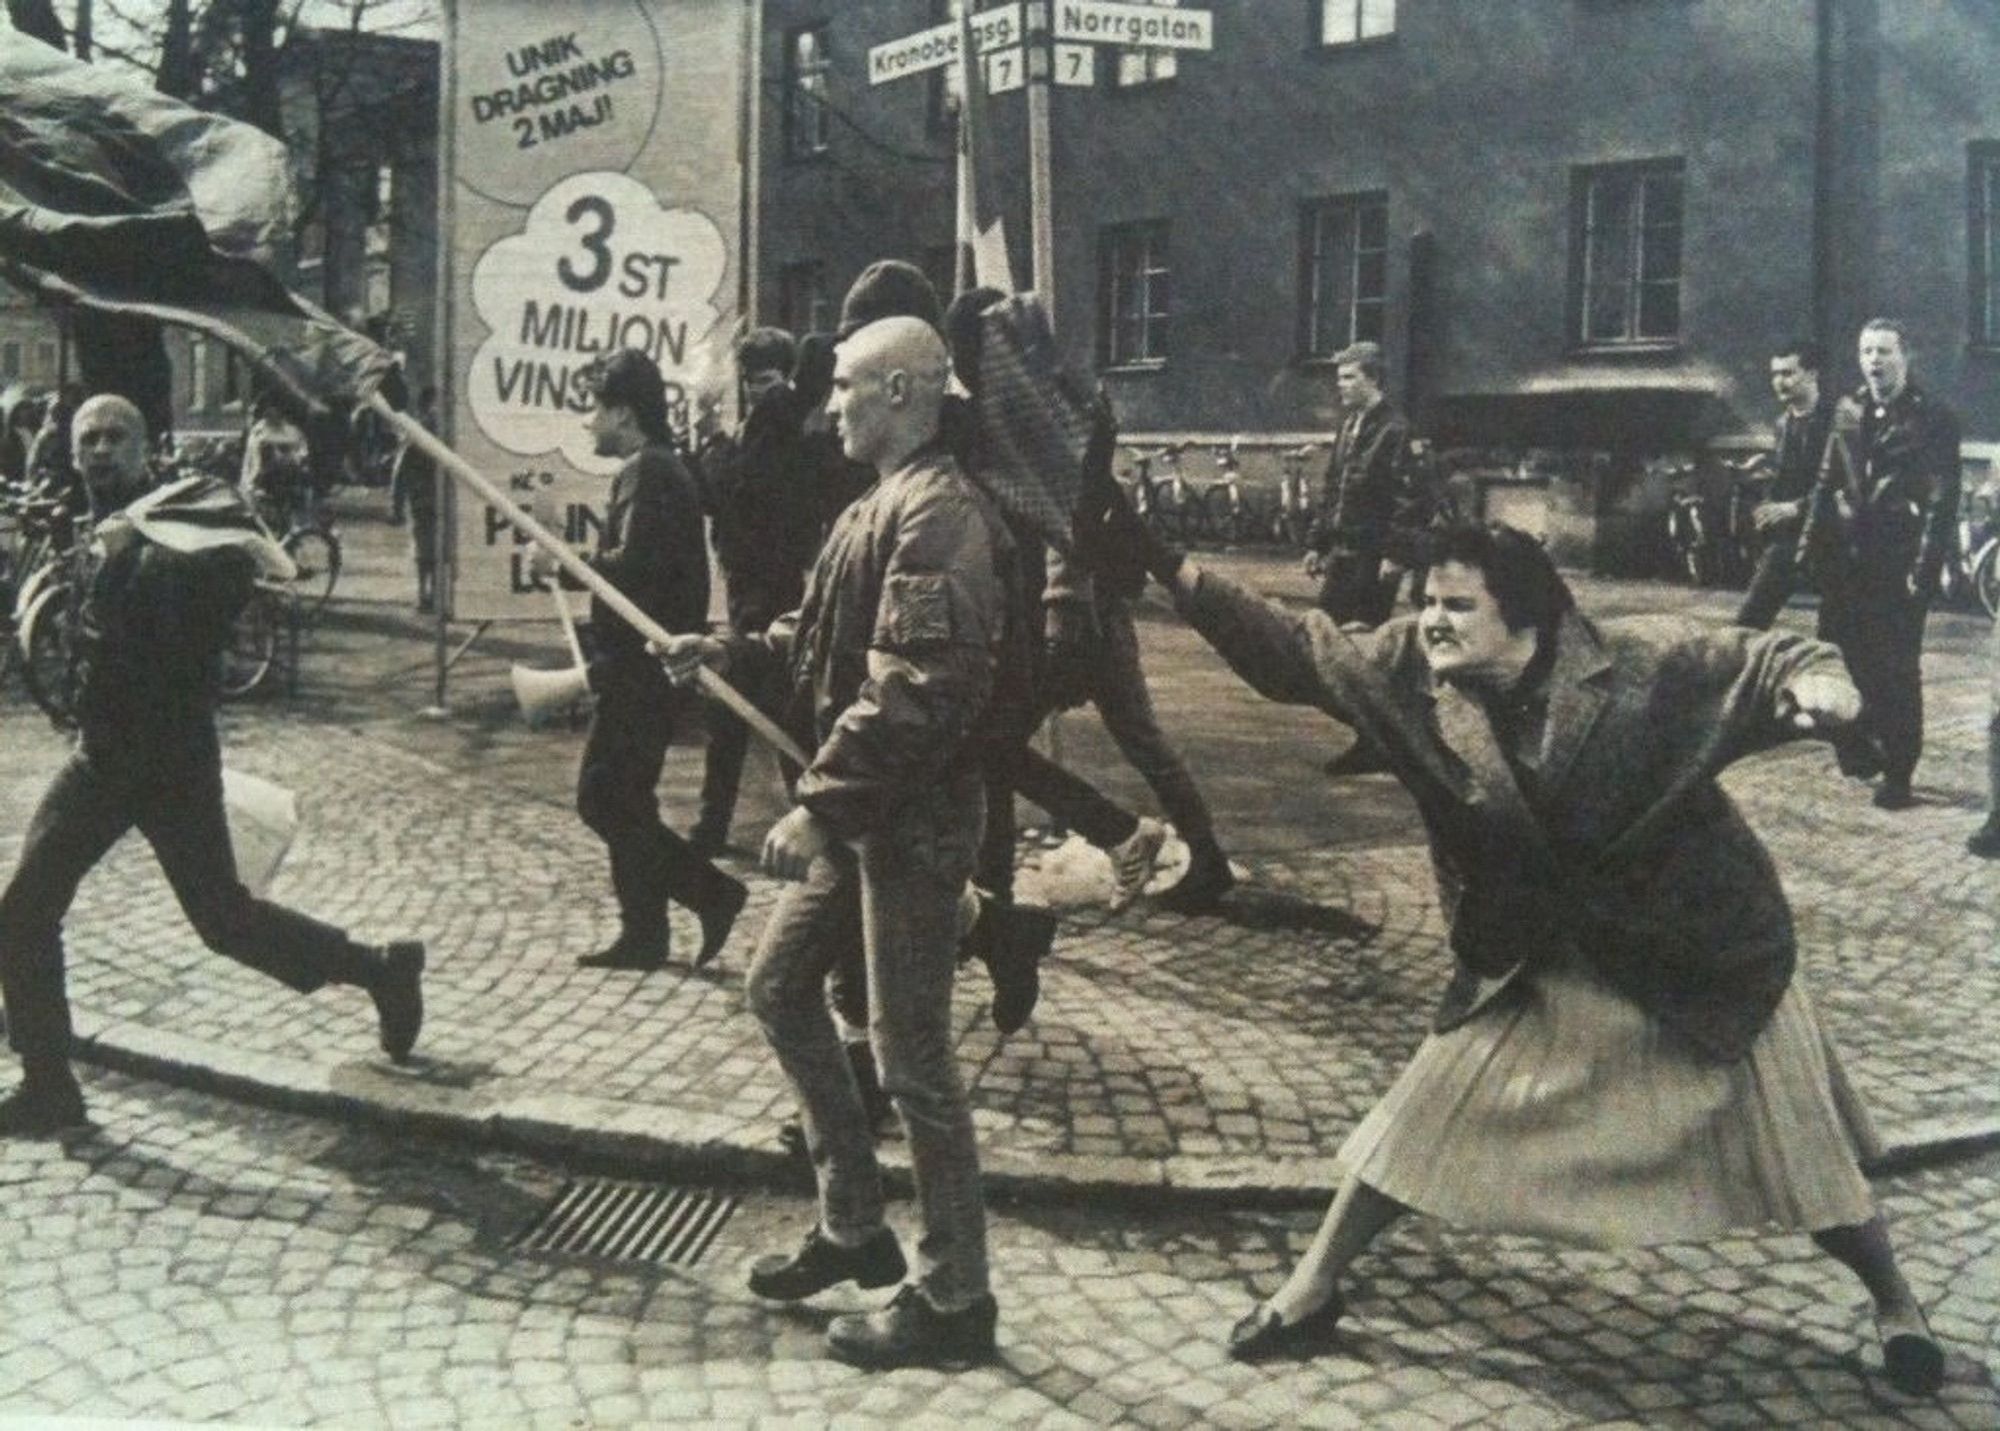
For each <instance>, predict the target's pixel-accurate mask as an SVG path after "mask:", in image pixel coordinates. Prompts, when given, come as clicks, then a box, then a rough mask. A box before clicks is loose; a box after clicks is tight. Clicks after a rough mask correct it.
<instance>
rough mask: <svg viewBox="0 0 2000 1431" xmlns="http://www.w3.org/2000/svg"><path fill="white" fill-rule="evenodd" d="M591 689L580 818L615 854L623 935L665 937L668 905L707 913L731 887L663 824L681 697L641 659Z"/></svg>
mask: <svg viewBox="0 0 2000 1431" xmlns="http://www.w3.org/2000/svg"><path fill="white" fill-rule="evenodd" d="M593 686H594V688H595V690H596V693H597V713H596V715H595V716H593V717H592V719H591V722H590V734H589V736H588V737H587V738H586V739H585V741H584V746H583V764H582V768H581V769H580V770H579V771H578V773H577V780H576V812H577V814H578V815H580V816H581V817H582V818H583V823H584V824H586V825H588V826H589V827H590V828H591V829H592V830H593V831H594V832H595V833H596V834H597V836H598V838H599V839H601V840H603V841H604V844H605V847H606V848H607V849H608V850H609V851H610V853H611V888H612V891H613V892H614V893H615V894H616V895H617V897H618V917H619V920H620V922H621V924H622V925H623V929H624V932H625V933H626V934H629V935H633V936H638V937H651V936H655V935H659V934H663V933H664V932H665V930H666V927H667V901H668V900H669V899H671V900H674V901H676V902H677V903H680V904H683V905H686V906H687V907H688V908H690V909H693V910H703V909H707V908H710V907H711V906H712V905H713V904H715V903H716V902H718V901H719V900H720V899H721V898H722V897H723V896H724V895H725V894H726V893H727V892H728V888H729V885H730V880H729V878H728V876H726V875H724V874H723V873H722V871H720V870H718V869H717V868H716V867H715V866H714V865H712V864H710V863H709V862H708V861H707V860H705V859H702V858H701V857H700V856H699V855H697V854H695V852H694V851H693V850H692V849H691V848H689V846H688V842H687V841H686V840H684V839H682V838H681V837H680V836H679V835H677V834H675V833H674V832H673V831H672V830H670V829H668V828H667V827H666V826H665V825H664V824H662V823H661V822H660V800H659V795H658V793H657V790H658V787H659V783H660V768H661V766H662V765H663V764H664V763H665V761H666V754H667V744H668V742H669V741H670V740H672V739H673V734H674V718H675V715H676V714H677V712H678V710H679V708H680V706H681V704H682V700H683V697H682V695H681V693H680V692H678V691H676V690H675V689H674V687H673V685H672V683H671V682H669V681H668V680H667V677H666V673H665V672H664V671H662V670H661V669H660V668H659V666H658V665H657V664H656V663H654V662H653V661H651V660H647V659H644V658H641V659H638V660H632V661H611V662H602V663H600V664H599V665H598V667H597V668H596V670H595V671H594V672H593Z"/></svg>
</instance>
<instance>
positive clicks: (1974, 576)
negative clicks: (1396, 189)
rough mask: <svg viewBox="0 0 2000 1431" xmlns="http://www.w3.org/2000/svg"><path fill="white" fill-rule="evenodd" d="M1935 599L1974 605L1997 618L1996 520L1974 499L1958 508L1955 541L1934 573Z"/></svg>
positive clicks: (1999, 554) (1999, 551) (1999, 548)
mask: <svg viewBox="0 0 2000 1431" xmlns="http://www.w3.org/2000/svg"><path fill="white" fill-rule="evenodd" d="M1938 599H1939V600H1941V601H1943V602H1945V603H1946V604H1947V605H1951V606H1971V605H1973V604H1974V603H1977V605H1978V606H1979V608H1980V609H1981V610H1983V611H1984V612H1985V613H1986V614H1987V615H1988V616H2000V518H1996V516H1995V514H1994V512H1993V510H1992V509H1991V507H1990V506H1989V505H1988V504H1986V503H1982V502H1980V501H1978V500H1977V499H1976V498H1975V497H1972V496H1968V497H1967V498H1966V499H1965V500H1964V501H1962V502H1961V503H1960V504H1959V510H1958V532H1957V541H1956V542H1955V544H1954V546H1953V549H1952V552H1951V554H1950V555H1949V556H1948V557H1946V558H1945V563H1944V565H1943V566H1942V567H1940V568H1939V569H1938Z"/></svg>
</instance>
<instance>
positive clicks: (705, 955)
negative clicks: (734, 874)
mask: <svg viewBox="0 0 2000 1431" xmlns="http://www.w3.org/2000/svg"><path fill="white" fill-rule="evenodd" d="M749 897H750V891H749V890H748V889H746V888H744V885H743V882H742V881H741V880H734V879H732V880H730V881H729V883H728V885H727V887H725V888H724V889H723V891H722V894H721V895H720V897H718V898H717V899H716V900H715V902H714V903H713V904H711V905H709V906H708V908H706V909H704V910H702V911H701V948H700V949H698V950H697V951H695V956H694V967H695V968H697V969H706V968H707V967H708V966H709V965H710V964H712V963H714V962H715V956H716V955H718V954H720V953H721V952H722V946H723V945H724V944H727V943H728V942H729V931H730V930H731V929H733V928H735V927H736V916H737V915H739V914H741V913H742V912H743V902H744V901H745V900H747V899H748V898H749Z"/></svg>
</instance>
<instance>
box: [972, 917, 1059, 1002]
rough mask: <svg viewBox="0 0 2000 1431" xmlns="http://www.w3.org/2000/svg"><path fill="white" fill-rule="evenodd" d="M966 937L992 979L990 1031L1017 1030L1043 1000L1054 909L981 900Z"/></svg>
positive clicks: (1053, 936) (1052, 936) (1051, 942)
mask: <svg viewBox="0 0 2000 1431" xmlns="http://www.w3.org/2000/svg"><path fill="white" fill-rule="evenodd" d="M965 938H966V943H967V944H968V945H969V946H970V947H971V952H973V953H975V954H977V955H978V956H979V957H980V959H981V960H983V961H984V962H985V964H986V972H987V973H988V974H989V975H990V976H991V977H992V979H993V1027H995V1028H996V1029H998V1030H1000V1032H1001V1033H1003V1034H1011V1033H1016V1032H1018V1031H1019V1030H1020V1028H1021V1026H1022V1025H1023V1024H1025V1023H1027V1022H1028V1019H1029V1016H1030V1015H1032V1014H1033V1013H1034V1012H1035V1004H1036V1002H1037V1001H1038V1000H1039V999H1040V998H1041V996H1042V960H1043V959H1044V958H1046V957H1047V955H1048V952H1049V946H1050V945H1051V944H1053V943H1055V938H1056V916H1055V913H1054V911H1052V910H1047V909H1037V908H1033V907H1029V906H1023V905H1018V904H1013V903H1009V902H1005V901H1001V900H995V899H983V900H981V901H980V906H979V918H978V919H977V920H976V921H975V922H974V923H973V926H972V928H971V929H970V930H969V931H968V932H967V934H966V936H965Z"/></svg>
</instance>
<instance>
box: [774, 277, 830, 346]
mask: <svg viewBox="0 0 2000 1431" xmlns="http://www.w3.org/2000/svg"><path fill="white" fill-rule="evenodd" d="M778 323H779V326H780V327H784V328H789V329H790V330H791V331H792V332H794V333H830V332H832V331H833V311H832V308H831V305H829V303H828V302H827V296H826V265H825V264H823V263H820V262H819V261H818V260H817V259H808V260H807V261H806V262H804V263H788V264H786V265H785V266H784V267H783V268H781V269H779V270H778Z"/></svg>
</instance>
